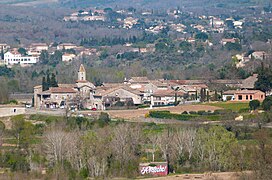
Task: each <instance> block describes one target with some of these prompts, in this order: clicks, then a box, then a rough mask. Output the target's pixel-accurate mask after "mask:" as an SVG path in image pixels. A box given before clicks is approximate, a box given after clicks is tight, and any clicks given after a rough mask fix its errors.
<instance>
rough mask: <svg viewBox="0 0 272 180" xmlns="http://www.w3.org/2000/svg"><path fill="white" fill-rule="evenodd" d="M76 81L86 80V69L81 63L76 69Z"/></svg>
mask: <svg viewBox="0 0 272 180" xmlns="http://www.w3.org/2000/svg"><path fill="white" fill-rule="evenodd" d="M78 81H86V70H85V68H84V66H83V64H81V65H80V67H79V70H78Z"/></svg>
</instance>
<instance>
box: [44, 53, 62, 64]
mask: <svg viewBox="0 0 272 180" xmlns="http://www.w3.org/2000/svg"><path fill="white" fill-rule="evenodd" d="M40 61H41V63H42V64H45V65H52V66H56V65H57V64H58V63H59V62H61V61H62V52H61V51H59V50H56V51H55V52H54V53H53V54H49V53H48V51H46V50H43V51H42V52H41V55H40Z"/></svg>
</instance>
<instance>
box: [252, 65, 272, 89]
mask: <svg viewBox="0 0 272 180" xmlns="http://www.w3.org/2000/svg"><path fill="white" fill-rule="evenodd" d="M271 88H272V71H271V70H270V68H264V65H263V63H262V67H261V68H260V69H259V72H258V80H257V81H256V82H255V89H258V90H261V91H263V92H268V91H270V90H271Z"/></svg>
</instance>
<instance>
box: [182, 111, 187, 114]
mask: <svg viewBox="0 0 272 180" xmlns="http://www.w3.org/2000/svg"><path fill="white" fill-rule="evenodd" d="M181 114H189V113H188V112H187V111H183V112H182V113H181Z"/></svg>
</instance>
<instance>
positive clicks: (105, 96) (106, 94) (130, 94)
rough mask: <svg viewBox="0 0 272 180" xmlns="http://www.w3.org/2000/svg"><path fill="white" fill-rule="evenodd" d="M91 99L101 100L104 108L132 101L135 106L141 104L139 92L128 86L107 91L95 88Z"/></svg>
mask: <svg viewBox="0 0 272 180" xmlns="http://www.w3.org/2000/svg"><path fill="white" fill-rule="evenodd" d="M93 97H94V99H100V100H102V102H103V104H105V106H106V107H109V106H112V105H113V104H114V103H116V102H117V101H120V102H126V101H133V104H135V105H140V104H142V94H141V92H140V91H138V90H135V89H132V88H130V87H128V86H117V87H113V88H109V89H103V88H97V90H96V91H95V92H94V94H93Z"/></svg>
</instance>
